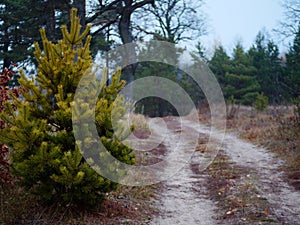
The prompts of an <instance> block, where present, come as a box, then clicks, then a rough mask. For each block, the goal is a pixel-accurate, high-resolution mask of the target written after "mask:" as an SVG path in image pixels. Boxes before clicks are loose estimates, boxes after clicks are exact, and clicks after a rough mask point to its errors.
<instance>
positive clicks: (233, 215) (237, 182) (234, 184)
mask: <svg viewBox="0 0 300 225" xmlns="http://www.w3.org/2000/svg"><path fill="white" fill-rule="evenodd" d="M207 173H208V182H207V183H206V186H207V189H208V191H209V195H210V198H211V199H213V200H214V202H215V203H216V205H217V206H218V212H217V220H219V221H222V224H275V222H276V220H275V219H274V218H275V215H274V214H273V212H272V211H271V208H270V206H269V205H268V202H267V201H266V199H265V198H262V197H261V195H260V193H259V192H258V190H257V189H256V188H255V185H254V184H253V180H252V179H253V178H252V177H251V176H249V173H250V171H249V168H244V167H240V166H237V165H236V164H234V163H232V162H231V161H230V160H229V158H228V157H227V156H226V155H224V153H223V152H222V151H220V152H219V153H218V155H217V157H216V158H215V160H214V162H213V163H212V164H211V165H210V166H209V167H208V169H207Z"/></svg>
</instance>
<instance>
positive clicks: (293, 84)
mask: <svg viewBox="0 0 300 225" xmlns="http://www.w3.org/2000/svg"><path fill="white" fill-rule="evenodd" d="M286 74H287V82H286V83H287V87H288V91H289V93H290V96H291V97H293V98H297V97H299V95H300V27H299V30H298V32H297V34H296V36H295V39H294V42H293V45H292V46H291V48H290V50H289V52H288V54H287V55H286Z"/></svg>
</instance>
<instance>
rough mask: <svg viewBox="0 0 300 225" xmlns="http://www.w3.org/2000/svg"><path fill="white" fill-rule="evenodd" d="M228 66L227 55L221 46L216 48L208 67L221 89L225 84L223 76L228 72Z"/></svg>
mask: <svg viewBox="0 0 300 225" xmlns="http://www.w3.org/2000/svg"><path fill="white" fill-rule="evenodd" d="M230 64H231V61H230V57H229V56H228V55H227V53H226V51H225V49H224V48H223V47H222V46H219V47H217V48H216V49H215V52H214V54H213V57H212V58H211V60H210V61H209V63H208V65H209V68H210V69H211V71H212V72H213V73H214V75H215V76H216V78H217V79H218V81H219V84H220V86H221V87H222V88H223V87H224V86H225V84H226V82H225V75H226V73H227V72H229V70H230Z"/></svg>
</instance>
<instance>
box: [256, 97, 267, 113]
mask: <svg viewBox="0 0 300 225" xmlns="http://www.w3.org/2000/svg"><path fill="white" fill-rule="evenodd" d="M268 102H269V100H268V97H267V96H264V95H263V94H259V95H257V98H256V101H255V102H254V108H255V109H256V110H258V111H265V110H266V109H267V107H268Z"/></svg>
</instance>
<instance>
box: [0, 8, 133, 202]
mask: <svg viewBox="0 0 300 225" xmlns="http://www.w3.org/2000/svg"><path fill="white" fill-rule="evenodd" d="M76 12H77V10H76V9H72V13H71V23H70V29H69V30H70V31H68V28H67V26H66V25H64V26H62V34H63V35H62V36H63V38H62V40H60V41H58V42H57V43H52V42H51V41H49V40H47V37H46V33H45V30H43V29H42V30H41V36H42V40H43V42H42V43H43V49H40V47H39V45H38V44H37V43H35V57H36V60H37V62H38V71H37V76H36V77H35V78H31V79H29V78H28V77H27V76H26V75H25V74H24V72H23V71H21V78H20V79H19V82H20V85H22V86H23V87H24V89H26V90H28V91H27V92H26V91H22V96H23V97H22V100H20V99H17V98H16V97H14V96H13V95H12V98H13V103H14V105H15V106H16V107H17V111H16V112H15V111H14V110H13V108H12V106H11V104H6V105H5V107H6V112H7V113H6V114H4V113H2V114H1V118H2V119H3V120H4V121H5V122H6V123H8V124H9V126H7V127H5V128H4V129H2V130H1V132H0V140H1V142H2V143H5V144H6V145H7V146H9V147H10V148H11V149H12V151H13V154H12V163H11V166H12V168H13V171H14V173H15V174H16V175H17V176H19V177H20V178H22V179H21V180H22V183H23V184H24V186H25V187H26V188H28V189H30V190H31V191H33V192H34V193H36V194H38V195H39V196H41V198H42V199H43V200H48V201H49V202H50V203H51V202H54V201H61V202H64V203H70V202H71V203H76V204H81V203H87V204H95V203H100V202H101V200H102V199H103V196H104V194H105V193H106V192H109V191H112V190H114V189H115V188H116V187H117V184H116V183H114V182H112V181H110V180H108V179H106V178H105V177H102V176H101V175H100V174H98V173H97V172H96V171H95V170H93V169H92V168H91V167H90V166H89V164H88V163H87V161H86V159H85V158H84V157H83V156H82V154H81V152H80V149H79V147H78V145H77V144H76V141H75V138H74V129H73V126H72V105H74V101H75V100H74V95H75V92H76V88H77V86H78V84H79V81H80V80H81V78H82V77H83V75H84V74H85V73H88V72H90V73H91V71H92V69H91V68H92V66H93V65H92V57H91V55H90V50H89V45H90V41H91V36H89V35H88V33H89V29H90V27H89V26H87V27H86V28H85V29H81V25H80V19H79V18H78V17H77V16H76ZM81 30H83V31H82V32H81ZM120 74H121V72H120V70H118V72H117V73H115V75H113V82H112V83H111V84H110V85H109V86H107V87H105V88H103V90H102V91H101V92H100V94H99V98H98V100H97V106H96V110H95V115H94V116H95V124H96V126H97V130H98V133H99V139H100V138H101V139H103V140H104V142H105V143H104V144H105V147H106V148H107V149H108V151H109V152H110V153H111V154H112V155H113V156H114V157H115V158H117V159H118V160H120V161H122V162H124V163H127V164H133V162H134V157H133V156H132V155H131V152H132V149H130V148H129V147H127V146H125V145H123V144H122V143H121V142H120V141H119V140H118V139H117V138H115V137H114V134H113V133H114V130H113V127H112V123H111V111H112V105H113V104H114V101H115V99H116V98H117V94H118V92H119V91H120V90H121V88H122V87H123V86H124V85H125V82H123V81H120ZM92 75H93V74H92ZM94 76H96V75H94ZM104 79H106V76H105V75H104V76H103V77H102V81H101V82H103V80H104ZM104 82H105V81H104ZM120 99H121V102H120V100H119V106H118V110H119V111H120V113H119V114H122V113H124V112H125V108H122V107H121V105H122V104H121V103H122V98H120Z"/></svg>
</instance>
